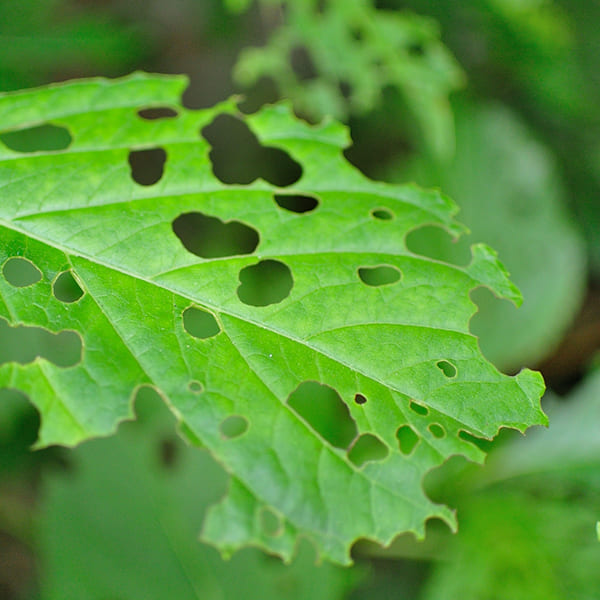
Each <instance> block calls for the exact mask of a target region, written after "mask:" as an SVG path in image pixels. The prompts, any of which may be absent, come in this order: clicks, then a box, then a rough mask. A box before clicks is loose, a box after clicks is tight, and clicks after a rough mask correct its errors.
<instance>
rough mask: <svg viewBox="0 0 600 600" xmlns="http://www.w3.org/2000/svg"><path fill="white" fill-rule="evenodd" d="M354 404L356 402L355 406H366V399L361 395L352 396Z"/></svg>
mask: <svg viewBox="0 0 600 600" xmlns="http://www.w3.org/2000/svg"><path fill="white" fill-rule="evenodd" d="M354 402H356V404H366V402H367V399H366V398H365V397H364V396H363V395H362V394H356V395H355V396H354Z"/></svg>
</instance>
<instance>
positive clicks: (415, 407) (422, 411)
mask: <svg viewBox="0 0 600 600" xmlns="http://www.w3.org/2000/svg"><path fill="white" fill-rule="evenodd" d="M408 406H409V408H410V410H412V411H413V412H415V413H417V414H418V415H421V416H422V417H425V416H427V415H428V414H429V409H428V408H427V407H426V406H423V405H422V404H418V403H417V402H414V401H411V403H410V404H409V405H408Z"/></svg>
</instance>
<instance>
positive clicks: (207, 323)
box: [183, 306, 221, 340]
mask: <svg viewBox="0 0 600 600" xmlns="http://www.w3.org/2000/svg"><path fill="white" fill-rule="evenodd" d="M183 327H184V328H185V330H186V331H187V332H188V333H189V334H190V335H191V336H193V337H195V338H199V339H201V340H206V339H208V338H211V337H214V336H215V335H217V334H218V333H220V331H221V328H220V327H219V323H217V320H216V319H215V317H214V316H213V315H212V314H210V313H209V312H207V311H205V310H201V309H199V308H195V307H194V306H190V307H189V308H186V309H185V310H184V311H183Z"/></svg>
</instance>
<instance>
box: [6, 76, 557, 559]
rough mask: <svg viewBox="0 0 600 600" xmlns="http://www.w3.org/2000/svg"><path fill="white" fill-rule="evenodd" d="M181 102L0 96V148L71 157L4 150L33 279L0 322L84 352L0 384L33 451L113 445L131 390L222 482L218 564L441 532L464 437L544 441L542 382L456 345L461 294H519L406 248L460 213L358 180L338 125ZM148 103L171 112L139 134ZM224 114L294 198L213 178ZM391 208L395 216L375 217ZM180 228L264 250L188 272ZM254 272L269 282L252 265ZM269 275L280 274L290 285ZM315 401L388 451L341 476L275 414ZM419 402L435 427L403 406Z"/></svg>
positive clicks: (487, 260) (338, 460)
mask: <svg viewBox="0 0 600 600" xmlns="http://www.w3.org/2000/svg"><path fill="white" fill-rule="evenodd" d="M185 83H186V82H185V79H184V78H182V77H166V76H155V75H146V74H142V73H136V74H134V75H131V76H129V77H126V78H123V79H118V80H113V81H109V80H105V79H92V80H83V81H77V82H71V83H66V84H61V85H55V86H50V87H46V88H40V89H37V90H29V91H24V92H20V93H12V94H6V95H3V96H0V123H2V127H3V128H4V129H3V131H2V133H5V132H8V131H14V130H19V129H24V128H30V127H33V126H37V125H40V124H43V123H50V124H52V125H55V126H58V127H64V128H66V129H67V130H68V131H69V134H70V135H71V138H72V142H71V144H70V145H69V147H68V148H66V149H64V150H55V151H39V152H35V153H29V154H24V153H20V152H17V151H14V150H10V149H8V148H6V147H2V146H0V195H1V199H2V201H1V202H0V236H1V240H2V243H1V244H0V264H2V265H4V264H5V263H6V262H7V261H8V260H9V259H11V258H15V257H19V258H24V259H26V260H27V261H29V262H30V263H31V264H33V265H35V267H36V268H37V269H38V270H39V272H40V273H41V274H42V277H41V279H40V280H39V281H37V282H36V283H33V284H32V285H29V286H26V287H18V286H14V285H12V284H11V283H10V281H8V280H7V279H6V278H5V277H0V315H1V316H2V317H3V318H4V319H5V320H6V322H7V324H8V326H11V327H16V326H25V327H38V328H44V329H46V330H48V331H50V332H52V333H53V334H58V333H62V332H66V333H68V334H69V335H71V336H76V337H77V338H78V339H79V340H80V343H81V349H82V350H81V360H79V361H78V362H77V363H76V364H70V365H68V366H65V365H59V364H56V363H55V362H52V361H50V360H47V359H46V358H44V357H45V355H44V354H43V353H40V352H38V353H37V354H38V355H39V356H40V358H37V359H35V360H33V361H31V362H27V363H26V364H23V363H20V362H18V361H14V360H12V359H9V360H8V361H6V362H4V363H2V364H0V386H2V387H10V388H16V389H19V390H21V391H23V392H25V393H26V394H28V395H29V396H30V398H31V401H32V402H33V403H34V404H35V405H36V406H37V408H38V410H39V411H40V413H41V416H42V425H41V429H40V438H39V445H46V444H53V443H60V444H65V445H73V444H77V443H79V442H80V441H82V440H85V439H87V438H89V437H93V436H98V435H107V434H109V433H112V432H114V430H115V428H116V426H117V424H118V423H119V422H120V421H122V420H123V419H127V418H130V417H132V407H131V403H132V398H133V397H134V396H135V394H136V392H137V390H138V389H139V388H140V386H145V385H150V386H153V387H154V388H155V389H156V390H157V391H158V392H159V393H160V395H161V396H162V397H163V398H164V399H165V401H166V403H167V404H168V406H169V407H170V408H171V410H172V412H173V414H174V415H175V416H176V417H177V419H178V420H179V421H180V429H181V431H182V432H183V433H184V435H185V437H186V438H187V439H188V440H190V441H191V442H193V443H195V444H201V445H203V446H204V447H206V448H207V449H208V450H209V451H210V453H211V454H212V455H213V456H214V457H215V458H216V459H217V460H219V461H220V462H221V463H222V464H223V466H224V467H225V469H226V470H227V471H228V473H229V474H230V485H229V490H228V492H227V495H226V496H225V497H224V498H223V499H222V501H221V502H220V503H219V504H217V505H215V506H213V508H212V509H210V510H209V512H208V514H207V518H206V520H205V523H204V528H203V534H202V535H203V538H204V540H206V541H209V542H211V543H213V544H215V545H216V546H217V547H218V548H219V549H220V550H221V552H222V553H223V554H225V555H227V554H230V553H232V552H234V551H235V550H237V549H239V548H240V547H242V546H246V545H249V544H251V545H255V546H258V547H262V548H264V549H266V550H268V551H269V552H271V553H275V554H279V555H281V556H282V557H284V559H285V560H289V559H290V558H291V556H292V555H293V553H294V549H295V547H296V545H297V542H298V538H299V536H303V537H306V538H308V539H309V540H310V541H311V542H312V543H314V545H315V547H316V549H317V551H318V553H319V554H320V555H321V556H322V557H324V558H327V559H330V560H333V561H337V562H340V563H348V562H349V561H350V558H349V550H350V547H351V545H352V544H353V543H354V541H355V540H357V539H359V538H369V539H372V540H375V541H378V542H379V543H381V544H388V543H389V542H391V540H392V539H393V538H394V537H395V536H396V535H398V534H399V533H402V532H407V531H411V532H414V533H415V535H417V536H423V534H424V524H425V521H426V520H427V519H430V518H432V517H438V518H440V519H442V520H444V521H446V522H447V523H448V524H449V525H450V526H452V527H454V525H455V519H454V515H453V513H452V512H451V511H450V510H449V509H448V508H447V507H445V506H440V505H436V504H434V503H432V502H431V501H430V500H429V499H428V498H427V497H426V495H425V493H424V491H423V489H422V486H421V481H422V478H423V476H424V475H425V474H426V473H427V472H428V471H429V470H431V469H432V468H434V467H436V466H438V465H440V464H441V463H442V462H444V461H445V460H446V459H447V458H448V457H449V456H451V455H453V454H462V455H464V456H466V457H468V458H470V459H472V460H482V458H483V453H482V452H481V451H480V450H479V449H478V448H476V447H475V446H474V445H473V444H472V443H470V442H469V440H468V436H465V435H464V434H463V433H462V432H467V433H468V434H470V435H472V436H476V437H486V438H490V437H493V436H494V435H495V434H496V433H497V431H498V430H499V428H500V427H513V428H516V429H519V430H521V431H523V430H524V429H526V428H527V427H528V426H530V425H533V424H539V423H545V422H546V418H545V415H544V414H543V413H542V411H541V409H540V404H539V399H540V396H541V394H542V392H543V382H542V379H541V377H540V375H539V374H537V373H533V372H531V371H529V370H523V371H522V372H521V373H519V374H518V375H517V376H514V377H509V376H506V375H503V374H501V373H499V372H498V371H497V370H496V369H495V368H494V367H493V366H492V365H491V364H490V363H489V362H487V361H486V360H485V359H484V358H483V357H482V355H481V353H480V351H479V348H478V344H477V339H476V338H475V337H474V336H472V335H471V334H470V333H469V328H468V324H469V320H470V318H471V316H472V315H473V313H474V310H475V306H474V304H473V303H472V302H471V300H470V298H469V292H470V291H471V290H472V289H473V288H475V287H477V286H480V285H485V286H488V287H490V288H491V289H492V290H493V291H494V292H495V293H496V294H498V295H503V296H506V297H508V298H510V299H512V300H514V301H518V300H519V299H520V296H519V293H518V291H517V289H516V288H515V287H514V285H513V284H512V283H510V281H509V280H508V278H507V273H506V271H505V270H504V269H503V267H502V265H501V264H500V263H499V262H498V259H497V257H496V255H495V253H494V252H493V251H492V250H490V249H489V248H488V247H487V246H484V245H481V244H479V245H476V246H474V247H473V248H472V260H471V262H470V264H469V265H468V266H467V267H465V268H461V267H456V266H453V265H448V264H445V263H443V262H439V261H435V260H431V259H429V258H427V257H423V256H419V255H416V254H414V253H412V252H410V251H409V250H408V249H407V248H406V244H405V238H406V236H407V234H408V233H409V232H410V231H411V230H413V229H415V228H417V227H420V226H423V225H427V224H435V225H438V226H440V227H443V228H445V229H446V230H447V231H448V232H449V233H450V234H452V235H454V236H457V235H460V234H461V233H462V232H463V231H464V227H463V226H461V225H460V224H459V223H457V222H456V221H455V220H454V214H455V213H456V211H457V208H456V206H455V205H454V203H453V202H452V201H450V200H449V199H448V198H446V197H445V196H443V195H441V194H440V193H438V192H436V191H424V190H422V189H420V188H418V187H416V186H412V185H410V186H405V185H389V184H383V183H377V182H373V181H370V180H368V179H367V178H365V177H364V176H363V175H361V174H360V173H359V172H358V171H357V170H356V169H354V168H353V167H352V166H351V165H349V164H348V163H347V162H346V161H345V159H344V157H343V154H342V150H343V148H344V147H345V146H347V144H348V133H347V131H346V129H345V128H344V127H342V126H341V125H339V124H337V123H333V122H330V121H326V122H323V123H322V124H320V125H318V126H309V125H307V124H306V123H303V122H301V121H298V120H297V119H296V118H294V117H293V115H292V114H291V111H290V108H289V107H288V106H287V105H276V106H270V107H267V108H265V109H263V110H262V111H260V112H259V113H257V114H254V115H251V116H243V115H239V114H238V113H237V111H236V107H235V104H234V102H233V101H228V102H224V103H222V104H220V105H217V106H216V107H214V108H212V109H207V110H199V111H192V110H187V109H185V108H183V107H182V106H181V102H180V96H181V93H182V91H183V89H184V87H185ZM151 106H169V107H173V108H176V109H177V113H178V114H177V116H176V117H171V118H168V119H156V120H147V119H143V118H141V117H140V116H139V114H138V111H139V110H141V109H144V108H148V107H151ZM220 114H230V115H235V116H237V117H238V118H239V119H241V120H243V121H244V122H245V123H246V124H247V126H248V127H249V128H250V130H251V131H252V132H253V133H254V134H255V135H256V136H257V138H258V140H259V142H260V143H261V144H262V145H263V146H265V147H268V148H276V149H279V150H280V151H283V152H285V153H287V154H288V155H289V157H290V160H293V161H295V162H296V163H297V164H298V165H300V167H301V171H302V172H301V177H300V179H299V180H298V181H296V183H294V184H292V185H288V186H284V187H276V186H274V185H272V184H269V183H266V182H265V181H264V180H262V179H257V180H255V181H254V182H253V183H252V184H250V185H240V184H229V185H228V184H224V183H223V182H221V181H220V180H219V179H218V178H217V177H216V176H215V175H214V172H213V164H212V162H211V158H210V156H209V154H210V150H211V148H210V146H209V144H208V142H207V141H206V140H205V139H204V138H203V136H202V134H201V131H202V130H203V129H204V128H205V127H206V126H207V125H209V124H210V123H211V122H212V121H213V120H214V118H215V117H216V116H217V115H220ZM154 148H160V149H162V150H163V151H164V152H165V154H166V157H167V158H166V161H165V164H164V166H163V171H162V174H161V176H160V178H159V179H158V181H157V182H156V183H154V184H152V185H145V184H139V183H136V182H135V181H134V179H133V178H132V171H131V166H130V163H129V155H130V153H131V152H133V151H140V150H147V149H154ZM283 191H285V193H288V194H297V195H299V196H307V197H311V198H315V199H316V200H317V201H318V205H317V207H316V208H315V209H314V210H311V211H310V212H305V213H295V212H292V211H289V210H285V209H282V208H281V207H280V206H279V205H278V204H277V202H276V201H275V199H274V196H275V195H276V194H281V193H282V192H283ZM382 210H386V211H388V212H389V214H392V215H393V216H394V218H393V219H381V218H378V217H377V216H376V215H375V214H374V213H373V211H382ZM192 213H201V214H202V215H205V216H207V217H211V218H214V219H218V220H219V221H220V222H221V223H223V224H227V223H231V222H232V221H236V222H238V223H241V224H243V225H244V226H246V227H247V228H248V229H250V230H253V231H255V232H256V233H257V236H258V244H257V245H256V244H255V245H254V246H253V247H252V248H251V249H250V251H245V252H244V253H241V254H228V255H223V254H222V253H220V254H218V255H217V256H215V255H212V256H210V257H204V256H201V255H199V254H197V253H195V252H194V251H193V249H192V250H190V249H189V248H187V247H186V245H185V244H184V243H183V241H182V238H181V237H180V236H179V235H178V234H177V232H176V231H175V227H174V223H176V222H178V223H179V221H177V219H178V218H180V217H181V215H186V214H192ZM386 214H387V213H386ZM229 231H230V230H229ZM265 263H267V264H272V265H282V267H277V268H274V269H267V270H265V269H252V268H253V267H255V266H257V265H261V264H263V265H264V264H265ZM381 265H385V266H387V267H390V268H392V269H393V270H396V271H397V273H399V274H401V276H400V277H398V279H397V280H395V281H393V282H391V281H390V282H389V283H386V284H385V285H376V286H373V285H368V284H367V283H365V282H364V281H362V280H361V278H360V277H359V276H358V270H359V269H361V268H369V267H378V266H381ZM282 269H283V270H282ZM278 271H281V272H285V273H286V274H289V279H287V277H288V275H286V279H285V285H284V286H283V287H281V279H278V278H277V276H273V273H277V272H278ZM65 272H69V273H71V275H72V277H73V278H74V281H75V282H76V283H77V285H78V286H79V288H80V289H81V291H82V292H83V294H82V295H81V296H80V297H79V298H78V299H77V300H75V301H72V302H65V301H62V300H61V299H60V298H56V297H55V296H54V294H53V282H55V281H56V279H57V277H58V276H59V275H60V274H61V273H65ZM249 272H251V273H254V274H255V275H254V276H255V277H258V278H259V279H258V280H259V281H260V282H261V285H262V286H263V292H264V295H261V300H260V302H259V301H256V302H254V301H249V300H247V298H246V297H245V296H244V294H242V293H240V292H239V291H238V290H239V289H240V286H242V285H244V284H245V283H248V282H247V281H246V279H247V278H248V277H247V274H248V273H249ZM244 274H246V275H244ZM254 281H256V280H254ZM278 286H279V287H278ZM284 292H285V293H284ZM190 307H193V308H194V310H197V311H202V312H201V313H197V314H196V317H198V316H200V317H201V318H202V319H203V320H204V321H205V322H204V326H205V327H208V328H205V329H200V330H199V331H197V333H198V335H195V334H194V332H190V331H189V330H187V329H186V320H185V319H184V314H185V313H186V311H187V310H188V309H190ZM188 314H189V313H188ZM192 314H194V313H193V311H192ZM190 327H191V325H190ZM440 363H441V364H445V363H448V365H451V366H452V367H453V368H454V370H455V373H454V371H452V376H451V377H450V376H448V374H447V373H445V372H444V371H443V370H442V369H441V368H440V367H439V364H440ZM448 372H450V371H448ZM307 382H315V383H317V384H320V385H321V386H327V387H328V388H330V389H331V390H334V392H335V394H336V395H337V396H338V397H339V399H340V402H342V403H343V404H345V405H346V407H347V411H346V412H347V418H348V419H350V421H351V422H352V421H353V422H354V426H353V427H354V428H355V431H356V435H357V436H372V438H374V440H375V441H373V440H372V441H373V443H371V442H369V443H368V445H369V446H373V444H377V441H378V442H380V443H381V445H382V446H378V450H377V452H373V453H370V454H369V457H368V459H365V460H364V462H363V460H362V458H361V459H360V460H358V459H356V461H353V460H351V458H352V457H354V458H357V457H356V456H354V452H356V451H352V450H351V448H352V447H353V446H352V444H353V441H352V440H346V439H345V438H343V437H342V438H336V439H341V441H339V442H338V441H336V444H340V445H334V444H332V443H330V442H329V441H328V440H327V439H326V438H325V437H324V436H323V435H321V434H320V433H319V431H317V430H316V429H315V428H314V427H312V426H311V424H310V422H309V421H308V420H307V419H305V418H304V417H303V416H302V415H300V414H298V413H297V412H296V411H295V410H293V409H292V406H290V404H289V403H288V400H289V398H290V396H291V395H292V393H293V392H294V391H295V390H297V389H299V388H300V386H302V384H307ZM309 387H310V386H309ZM302 389H306V386H303V387H302ZM355 398H360V402H358V401H355ZM413 401H414V402H415V403H416V404H418V405H420V406H422V407H426V408H427V412H426V413H425V414H419V413H418V412H415V411H414V410H412V409H411V408H410V405H411V402H413ZM313 402H318V399H317V398H316V397H315V398H313ZM421 412H422V413H423V412H424V411H421ZM332 414H337V413H332ZM231 417H235V418H236V419H241V420H242V421H244V422H245V423H246V424H247V427H246V428H245V429H244V431H243V432H241V433H240V434H239V435H227V430H226V431H225V432H224V431H223V429H222V426H223V424H224V423H231V421H228V419H230V418H231ZM238 422H241V421H238ZM433 424H435V425H437V427H439V428H441V429H438V428H436V427H433ZM332 425H333V426H334V427H335V422H334V423H329V426H330V427H331V426H332ZM405 427H408V428H410V430H412V431H413V432H414V435H415V436H416V437H417V438H418V443H417V444H415V445H414V448H412V450H411V451H410V453H408V454H405V453H404V452H402V450H401V448H400V445H399V438H398V431H406V430H405V429H402V428H405ZM225 429H227V428H225ZM440 431H443V432H444V434H443V435H440ZM459 434H460V435H459ZM363 439H365V440H368V439H370V438H368V437H367V438H363ZM346 444H348V445H347V446H346ZM364 444H367V442H361V444H360V446H363V445H364ZM265 510H267V511H272V513H273V514H274V515H277V517H278V518H280V519H281V527H280V529H279V530H278V532H277V533H278V535H271V534H270V533H269V532H268V531H265V529H264V528H263V527H261V525H260V524H261V518H260V517H257V515H261V514H263V513H264V511H265Z"/></svg>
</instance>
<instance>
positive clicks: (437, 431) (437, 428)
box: [427, 423, 446, 439]
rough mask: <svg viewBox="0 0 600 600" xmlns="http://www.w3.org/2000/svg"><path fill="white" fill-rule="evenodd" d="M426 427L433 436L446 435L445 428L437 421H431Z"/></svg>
mask: <svg viewBox="0 0 600 600" xmlns="http://www.w3.org/2000/svg"><path fill="white" fill-rule="evenodd" d="M427 429H429V431H430V432H431V435H432V436H433V437H435V438H438V439H442V438H443V437H445V436H446V430H445V429H444V428H443V427H442V426H441V425H440V424H439V423H432V424H431V425H430V426H429V427H428V428H427Z"/></svg>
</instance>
